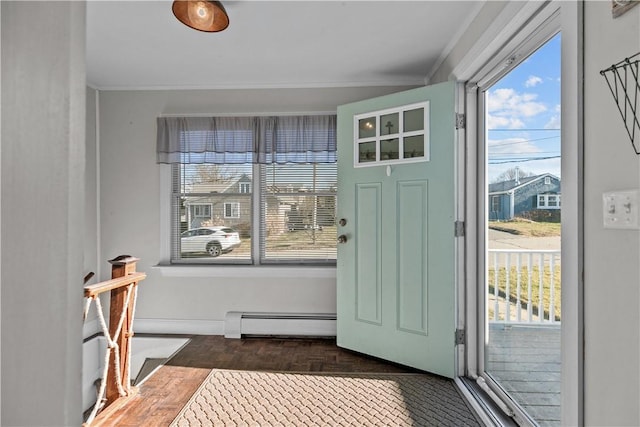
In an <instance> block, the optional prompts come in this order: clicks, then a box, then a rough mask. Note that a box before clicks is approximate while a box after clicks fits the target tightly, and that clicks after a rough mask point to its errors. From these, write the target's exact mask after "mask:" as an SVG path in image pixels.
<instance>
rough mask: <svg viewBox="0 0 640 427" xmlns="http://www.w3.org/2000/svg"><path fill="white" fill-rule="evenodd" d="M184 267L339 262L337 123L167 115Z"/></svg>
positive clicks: (177, 240)
mask: <svg viewBox="0 0 640 427" xmlns="http://www.w3.org/2000/svg"><path fill="white" fill-rule="evenodd" d="M157 147H158V150H157V156H158V158H157V161H158V163H169V164H171V170H172V185H171V186H172V188H171V201H172V202H171V204H172V206H171V212H172V215H171V217H172V230H171V236H172V237H171V239H172V241H171V248H172V249H171V260H172V262H174V263H229V264H234V263H236V264H238V263H239V264H272V263H284V264H316V265H317V264H322V263H325V264H334V263H335V260H336V227H335V215H336V195H337V192H336V189H337V165H336V116H335V115H318V116H268V117H210V118H204V117H162V118H159V119H158V142H157Z"/></svg>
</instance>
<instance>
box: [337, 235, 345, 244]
mask: <svg viewBox="0 0 640 427" xmlns="http://www.w3.org/2000/svg"><path fill="white" fill-rule="evenodd" d="M338 243H347V236H345V235H344V234H341V235H339V236H338Z"/></svg>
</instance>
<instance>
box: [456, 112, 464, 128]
mask: <svg viewBox="0 0 640 427" xmlns="http://www.w3.org/2000/svg"><path fill="white" fill-rule="evenodd" d="M466 126H467V118H466V116H465V115H464V114H463V113H456V129H464V128H465V127H466Z"/></svg>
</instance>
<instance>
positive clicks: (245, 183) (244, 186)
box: [238, 182, 251, 194]
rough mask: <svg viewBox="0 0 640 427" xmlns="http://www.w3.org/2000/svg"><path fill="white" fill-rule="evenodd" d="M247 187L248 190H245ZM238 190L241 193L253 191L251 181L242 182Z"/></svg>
mask: <svg viewBox="0 0 640 427" xmlns="http://www.w3.org/2000/svg"><path fill="white" fill-rule="evenodd" d="M245 189H246V191H243V190H245ZM238 192H239V193H240V194H249V193H251V183H249V182H241V183H240V184H239V189H238Z"/></svg>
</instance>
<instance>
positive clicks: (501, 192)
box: [488, 173, 561, 221]
mask: <svg viewBox="0 0 640 427" xmlns="http://www.w3.org/2000/svg"><path fill="white" fill-rule="evenodd" d="M560 193H561V191H560V178H558V177H557V176H555V175H552V174H550V173H544V174H541V175H535V176H527V177H522V178H520V177H519V176H517V175H516V177H515V178H514V179H510V180H507V181H501V182H496V183H493V184H489V201H488V202H489V220H491V221H503V220H510V219H513V218H514V217H523V218H528V219H532V220H537V221H540V220H544V221H559V220H560Z"/></svg>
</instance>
